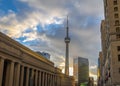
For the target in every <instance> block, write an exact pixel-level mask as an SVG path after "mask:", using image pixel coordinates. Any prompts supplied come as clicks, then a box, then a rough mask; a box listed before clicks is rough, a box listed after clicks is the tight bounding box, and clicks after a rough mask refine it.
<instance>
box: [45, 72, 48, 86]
mask: <svg viewBox="0 0 120 86" xmlns="http://www.w3.org/2000/svg"><path fill="white" fill-rule="evenodd" d="M47 85H48V84H47V73H46V75H45V86H47Z"/></svg>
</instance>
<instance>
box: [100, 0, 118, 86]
mask: <svg viewBox="0 0 120 86" xmlns="http://www.w3.org/2000/svg"><path fill="white" fill-rule="evenodd" d="M103 1H104V14H105V20H102V22H101V41H102V52H101V54H102V55H101V58H102V60H100V63H101V65H102V68H101V69H100V72H101V73H100V74H101V75H100V77H101V79H100V82H101V84H102V85H101V86H120V0H103Z"/></svg>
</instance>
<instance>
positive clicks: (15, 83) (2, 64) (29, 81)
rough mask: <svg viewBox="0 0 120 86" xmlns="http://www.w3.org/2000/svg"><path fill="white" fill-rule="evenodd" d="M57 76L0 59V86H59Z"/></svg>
mask: <svg viewBox="0 0 120 86" xmlns="http://www.w3.org/2000/svg"><path fill="white" fill-rule="evenodd" d="M60 83H61V82H60V77H59V78H58V76H57V75H55V74H52V73H49V72H46V71H43V70H40V69H34V68H32V67H30V66H25V65H23V64H21V63H17V62H14V61H11V60H8V59H4V58H1V57H0V86H58V84H59V86H60Z"/></svg>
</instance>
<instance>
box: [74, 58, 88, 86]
mask: <svg viewBox="0 0 120 86" xmlns="http://www.w3.org/2000/svg"><path fill="white" fill-rule="evenodd" d="M73 70H74V71H73V75H74V77H75V83H76V86H80V85H81V84H82V83H83V84H87V83H88V81H89V62H88V59H86V58H82V57H78V58H75V59H74V63H73Z"/></svg>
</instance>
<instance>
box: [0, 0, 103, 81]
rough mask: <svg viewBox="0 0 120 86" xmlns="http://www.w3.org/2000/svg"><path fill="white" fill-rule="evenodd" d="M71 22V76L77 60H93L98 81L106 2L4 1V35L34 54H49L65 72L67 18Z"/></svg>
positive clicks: (0, 24)
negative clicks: (101, 31)
mask: <svg viewBox="0 0 120 86" xmlns="http://www.w3.org/2000/svg"><path fill="white" fill-rule="evenodd" d="M67 16H68V20H69V36H70V38H71V42H70V50H69V53H70V55H69V56H70V57H69V59H70V74H71V75H72V72H73V71H72V70H73V59H74V58H77V57H78V56H80V57H84V58H88V59H89V69H90V76H93V77H94V78H95V79H96V77H97V76H96V75H97V63H98V57H99V51H100V50H101V39H100V38H101V36H100V23H101V20H102V19H104V9H103V1H102V0H0V32H3V33H5V34H6V35H8V36H10V37H11V38H13V39H15V40H16V41H18V42H19V43H21V44H23V45H25V46H27V47H29V48H30V49H31V50H33V51H40V52H47V53H49V54H50V55H51V59H50V60H51V61H52V62H54V63H55V66H56V67H59V68H61V69H64V65H65V64H64V63H65V42H64V38H65V36H66V17H67Z"/></svg>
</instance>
